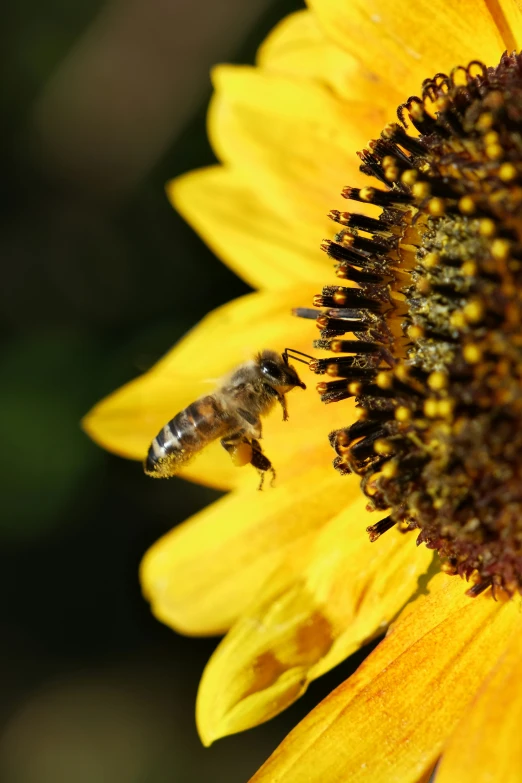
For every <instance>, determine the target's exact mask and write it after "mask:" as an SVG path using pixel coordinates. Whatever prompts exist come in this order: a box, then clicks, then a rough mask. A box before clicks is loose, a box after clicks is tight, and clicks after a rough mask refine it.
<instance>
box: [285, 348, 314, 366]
mask: <svg viewBox="0 0 522 783" xmlns="http://www.w3.org/2000/svg"><path fill="white" fill-rule="evenodd" d="M296 354H297V356H296ZM301 356H304V357H306V359H308V360H309V361H308V362H307V361H305V359H301V358H300V357H301ZM313 358H314V357H313V356H310V355H309V354H307V353H303V352H302V351H298V350H296V349H295V348H285V350H284V351H283V359H284V360H285V362H286V363H287V364H288V360H289V359H293V360H294V361H295V362H302V363H303V364H309V362H311V361H312V359H313Z"/></svg>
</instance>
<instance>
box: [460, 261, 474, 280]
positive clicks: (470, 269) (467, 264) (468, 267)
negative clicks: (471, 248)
mask: <svg viewBox="0 0 522 783" xmlns="http://www.w3.org/2000/svg"><path fill="white" fill-rule="evenodd" d="M461 269H462V274H463V275H466V277H475V275H476V274H477V272H478V269H477V264H476V263H475V261H464V263H463V264H462V267H461Z"/></svg>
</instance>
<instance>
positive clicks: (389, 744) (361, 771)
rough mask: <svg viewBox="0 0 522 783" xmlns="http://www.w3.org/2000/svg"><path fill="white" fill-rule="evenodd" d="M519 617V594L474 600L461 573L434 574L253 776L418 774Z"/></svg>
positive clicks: (390, 779) (395, 779) (392, 781)
mask: <svg viewBox="0 0 522 783" xmlns="http://www.w3.org/2000/svg"><path fill="white" fill-rule="evenodd" d="M519 617H520V602H519V601H518V600H517V601H509V602H506V603H503V604H501V603H497V602H495V601H494V600H493V599H492V597H491V596H490V595H483V596H481V597H480V598H479V599H476V600H474V601H473V600H470V599H469V598H468V597H467V596H466V595H465V584H464V583H463V582H461V581H460V580H459V579H456V578H455V577H447V576H445V575H440V576H439V577H435V579H434V580H432V583H431V584H430V594H429V595H428V596H427V597H426V598H423V599H420V600H418V601H417V606H416V608H415V611H410V612H409V613H407V614H406V616H405V617H404V618H403V619H401V620H400V621H399V622H397V624H396V625H395V626H394V627H393V628H392V630H391V632H390V634H389V635H388V636H387V637H386V639H385V640H384V641H383V642H381V644H380V645H379V646H378V647H377V649H376V650H375V651H374V652H373V653H372V654H371V655H370V656H369V657H368V658H367V660H366V661H365V662H364V663H363V664H362V666H361V667H360V668H359V670H358V671H357V672H356V674H355V675H354V676H353V677H351V678H350V679H349V680H348V681H347V682H345V683H344V684H343V685H341V686H339V687H338V688H337V689H336V690H335V691H334V692H333V693H332V694H330V696H328V697H327V698H326V699H325V700H324V701H323V702H322V703H321V704H320V705H319V706H318V707H316V708H315V709H314V710H313V711H312V712H311V713H310V714H309V715H308V716H307V717H306V718H305V719H304V721H302V722H301V723H300V724H299V725H298V726H297V727H296V728H295V729H294V731H292V732H291V734H289V736H288V737H287V738H286V740H285V741H284V742H283V743H282V744H281V745H280V747H279V748H278V749H277V750H276V751H275V753H274V754H273V756H272V757H271V758H270V759H269V760H268V761H267V762H266V764H265V765H264V766H263V767H262V768H261V770H260V771H259V772H258V773H257V775H255V776H254V778H253V781H255V783H261V781H267V782H268V781H270V783H279V781H283V780H284V781H285V783H295V782H296V781H299V783H301V782H303V783H304V781H306V782H307V783H313V782H314V781H317V782H318V783H319V781H321V782H322V781H328V782H329V783H333V782H334V781H335V782H336V783H341V781H343V783H344V782H345V781H347V780H349V781H354V783H357V782H358V781H371V783H414V782H416V781H418V779H419V778H420V777H421V775H422V774H424V773H425V772H426V771H427V770H428V769H429V768H430V767H431V766H433V764H434V762H435V761H436V759H437V757H438V756H439V754H440V752H441V749H442V747H443V745H444V742H445V740H446V739H447V737H448V736H449V735H450V734H451V732H452V731H453V729H454V728H455V726H456V725H457V723H458V721H459V720H460V719H461V718H462V717H463V715H464V714H465V713H466V707H467V704H468V702H469V699H470V695H471V694H473V693H474V691H475V690H476V689H477V688H478V687H479V686H480V684H481V683H482V681H483V679H484V677H485V676H487V674H488V672H489V671H490V670H491V668H492V667H493V666H494V665H495V663H496V661H497V659H498V657H499V655H500V654H501V652H502V650H503V649H504V647H505V645H506V641H507V640H508V639H509V638H510V636H511V634H512V630H513V625H514V623H517V622H519Z"/></svg>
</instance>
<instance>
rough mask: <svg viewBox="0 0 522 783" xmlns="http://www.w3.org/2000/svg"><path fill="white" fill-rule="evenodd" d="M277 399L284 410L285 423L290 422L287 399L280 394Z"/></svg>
mask: <svg viewBox="0 0 522 783" xmlns="http://www.w3.org/2000/svg"><path fill="white" fill-rule="evenodd" d="M277 399H278V401H279V404H280V405H281V407H282V409H283V421H288V408H287V407H286V397H285V395H284V394H278V395H277Z"/></svg>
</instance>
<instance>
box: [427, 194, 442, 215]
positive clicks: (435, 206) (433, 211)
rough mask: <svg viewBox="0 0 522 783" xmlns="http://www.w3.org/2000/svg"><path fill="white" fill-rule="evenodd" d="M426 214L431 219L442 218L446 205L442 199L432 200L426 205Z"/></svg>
mask: <svg viewBox="0 0 522 783" xmlns="http://www.w3.org/2000/svg"><path fill="white" fill-rule="evenodd" d="M428 212H429V213H430V215H433V217H442V216H443V215H444V214H445V212H446V205H445V204H444V199H442V198H432V199H431V200H430V202H429V204H428Z"/></svg>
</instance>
